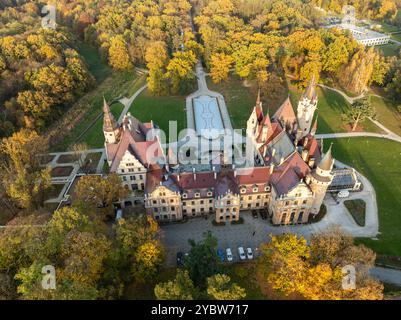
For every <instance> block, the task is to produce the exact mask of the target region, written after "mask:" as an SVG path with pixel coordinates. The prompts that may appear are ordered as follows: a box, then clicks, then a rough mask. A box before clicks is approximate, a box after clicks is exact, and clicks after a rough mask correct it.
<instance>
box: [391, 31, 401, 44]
mask: <svg viewBox="0 0 401 320" xmlns="http://www.w3.org/2000/svg"><path fill="white" fill-rule="evenodd" d="M391 38H393V39H394V40H397V41H399V42H401V33H396V34H392V35H391Z"/></svg>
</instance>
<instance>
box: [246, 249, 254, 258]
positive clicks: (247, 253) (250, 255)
mask: <svg viewBox="0 0 401 320" xmlns="http://www.w3.org/2000/svg"><path fill="white" fill-rule="evenodd" d="M246 256H247V257H248V259H249V260H252V259H253V252H252V249H251V248H247V249H246Z"/></svg>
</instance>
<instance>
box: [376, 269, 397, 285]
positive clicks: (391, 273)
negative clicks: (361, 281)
mask: <svg viewBox="0 0 401 320" xmlns="http://www.w3.org/2000/svg"><path fill="white" fill-rule="evenodd" d="M370 275H371V276H373V277H375V278H376V279H379V280H380V281H382V282H385V283H392V284H396V285H400V286H401V270H396V269H389V268H382V267H374V268H372V269H371V270H370Z"/></svg>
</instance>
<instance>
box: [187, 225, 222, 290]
mask: <svg viewBox="0 0 401 320" xmlns="http://www.w3.org/2000/svg"><path fill="white" fill-rule="evenodd" d="M188 242H189V244H190V245H191V250H190V252H189V255H188V257H187V258H186V260H185V268H186V269H187V270H188V271H189V275H190V277H191V279H192V281H193V282H194V284H195V285H196V286H199V287H201V288H204V287H206V278H207V277H209V276H212V275H214V274H216V273H217V272H218V271H219V264H218V262H219V261H218V257H217V255H216V248H217V239H216V238H215V237H213V236H212V234H211V232H210V231H208V232H205V233H204V234H203V240H202V241H201V242H198V243H196V242H195V241H194V240H192V239H191V240H189V241H188Z"/></svg>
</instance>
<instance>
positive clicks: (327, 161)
mask: <svg viewBox="0 0 401 320" xmlns="http://www.w3.org/2000/svg"><path fill="white" fill-rule="evenodd" d="M317 104H318V97H317V93H316V82H315V78H313V79H312V81H311V83H310V85H309V86H308V88H307V89H306V91H305V93H304V94H303V95H302V97H301V99H300V101H299V103H298V108H297V115H295V113H294V109H293V106H292V104H291V101H290V99H289V98H288V99H287V100H286V101H285V102H284V103H283V104H282V105H281V107H280V108H279V109H278V110H277V112H276V113H275V114H274V115H273V117H270V115H269V114H268V112H267V114H264V112H263V108H262V102H261V99H260V91H259V93H258V97H257V100H256V105H255V107H254V108H253V111H252V114H251V115H250V117H249V120H248V122H247V128H246V134H247V136H248V138H249V139H250V140H251V142H252V146H253V148H254V149H255V155H256V156H255V159H254V165H253V166H252V167H245V168H236V167H235V166H234V165H230V164H228V163H226V162H225V161H224V155H223V156H222V157H221V158H222V160H221V162H220V164H218V165H213V166H212V165H211V166H210V168H209V169H206V170H202V171H196V168H195V167H193V168H192V169H191V170H189V169H181V170H177V168H179V167H180V165H179V164H177V163H176V161H173V160H172V159H173V158H174V157H173V155H172V154H171V150H170V149H169V150H168V151H167V154H166V153H165V152H164V151H163V147H162V144H161V142H160V139H159V137H158V135H157V134H154V133H153V131H154V130H152V129H154V128H155V126H154V124H153V122H150V123H141V122H140V121H138V120H137V119H136V118H135V117H133V116H132V115H130V114H129V113H128V114H127V115H125V117H124V119H123V121H122V124H121V125H119V124H118V123H117V122H116V120H115V119H114V117H113V115H112V113H111V112H110V108H109V106H108V105H107V103H106V101H105V102H104V125H103V131H104V136H105V148H106V153H107V161H108V164H109V166H110V172H115V173H117V174H118V175H119V176H121V179H122V181H123V184H124V186H125V187H126V188H128V189H130V190H131V191H132V197H131V198H130V199H125V201H123V204H124V203H125V205H132V201H131V200H132V199H136V201H137V202H138V201H139V203H143V204H144V206H145V209H146V212H147V213H148V214H150V215H152V216H153V217H154V218H155V219H156V220H157V221H161V222H168V221H179V220H182V219H183V218H186V217H188V218H189V217H196V216H204V215H208V214H214V217H215V220H216V222H226V221H237V220H239V217H240V212H241V211H246V210H248V211H249V210H254V209H266V210H267V211H268V213H269V216H270V219H271V222H272V223H273V224H274V225H281V224H300V223H307V222H308V221H310V219H311V218H313V217H314V216H315V215H317V214H318V213H319V210H320V207H321V205H322V202H323V199H324V197H325V194H326V192H327V189H328V187H329V185H330V184H331V182H332V180H333V165H334V159H333V157H332V153H331V147H330V148H329V150H328V151H327V152H326V154H325V155H324V156H322V151H323V146H322V143H319V142H318V141H317V139H316V138H315V134H316V130H317V119H316V120H315V121H314V122H313V118H314V114H315V111H316V108H317ZM312 123H313V124H312ZM149 150H151V154H152V156H155V157H156V158H157V159H159V160H160V161H149V160H148V158H149ZM138 199H139V200H138Z"/></svg>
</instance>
